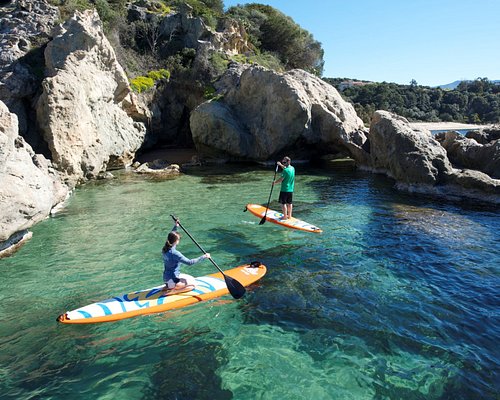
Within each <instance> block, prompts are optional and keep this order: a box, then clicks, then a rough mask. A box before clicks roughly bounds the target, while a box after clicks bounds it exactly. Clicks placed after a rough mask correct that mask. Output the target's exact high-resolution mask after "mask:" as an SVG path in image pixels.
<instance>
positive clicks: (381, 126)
mask: <svg viewBox="0 0 500 400" xmlns="http://www.w3.org/2000/svg"><path fill="white" fill-rule="evenodd" d="M369 138H370V156H371V166H372V167H373V168H375V169H376V170H379V171H383V172H385V173H387V175H389V176H391V177H393V178H394V179H396V180H397V181H399V182H405V183H408V184H415V183H423V184H430V185H434V184H436V183H439V180H440V178H442V177H443V176H444V175H449V174H450V173H451V171H452V169H453V168H452V166H451V164H450V162H449V160H448V157H447V156H446V150H445V149H444V148H443V147H442V146H441V145H440V144H439V142H438V141H437V140H435V139H434V138H433V137H432V136H431V134H430V132H429V131H427V130H413V129H412V128H411V127H410V125H409V122H408V120H407V119H406V118H404V117H401V116H399V115H396V114H391V113H389V112H388V111H376V112H375V113H374V114H373V117H372V120H371V125H370V134H369Z"/></svg>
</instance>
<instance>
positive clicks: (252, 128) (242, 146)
mask: <svg viewBox="0 0 500 400" xmlns="http://www.w3.org/2000/svg"><path fill="white" fill-rule="evenodd" d="M217 89H218V95H219V97H220V98H219V100H217V101H208V102H205V103H203V104H201V105H200V106H198V107H197V108H196V109H195V110H194V111H193V112H192V114H191V118H190V126H191V131H192V134H193V141H194V142H195V145H196V146H197V148H198V149H199V150H200V152H201V153H202V154H203V155H205V156H210V157H223V158H235V159H241V158H244V159H248V160H267V159H269V158H271V157H273V156H276V155H277V154H279V153H281V152H283V151H287V152H289V153H291V154H292V155H293V154H301V153H304V152H306V153H307V152H308V151H309V152H311V151H313V149H314V151H315V152H319V153H327V152H344V153H350V154H352V155H353V156H354V157H355V158H356V159H363V158H366V157H367V153H365V152H364V150H362V146H363V144H364V143H365V141H366V137H365V134H364V126H363V122H362V121H361V119H359V118H358V117H357V115H356V113H355V111H354V108H353V107H352V105H351V104H349V103H347V102H346V101H344V100H343V99H342V97H341V96H340V94H339V93H338V92H337V90H336V89H335V88H333V87H332V86H331V85H329V84H327V83H325V82H324V81H322V80H321V79H319V78H318V77H316V76H314V75H312V74H309V73H307V72H305V71H302V70H292V71H288V72H286V73H283V74H280V73H277V72H274V71H270V70H267V69H265V68H263V67H259V66H244V67H242V66H241V65H232V66H231V68H229V70H228V71H227V72H226V74H225V75H224V76H223V77H222V78H221V79H220V81H219V82H218V83H217Z"/></svg>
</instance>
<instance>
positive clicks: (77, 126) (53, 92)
mask: <svg viewBox="0 0 500 400" xmlns="http://www.w3.org/2000/svg"><path fill="white" fill-rule="evenodd" d="M10 7H11V8H9V9H7V13H5V10H3V11H4V13H3V14H2V16H1V20H0V21H1V23H0V27H1V29H2V32H3V33H2V34H1V35H2V36H1V39H2V40H1V41H0V43H1V45H2V65H1V72H2V74H1V75H0V96H1V97H0V100H1V102H0V107H1V108H0V111H1V112H0V114H1V118H0V132H1V150H0V181H1V183H2V184H1V185H0V199H1V202H2V208H1V210H0V251H1V249H2V248H3V247H5V246H8V245H10V244H12V242H13V238H17V237H19V236H20V235H19V233H20V232H22V231H24V230H25V229H27V228H29V227H30V226H31V225H33V224H34V223H36V222H38V221H40V220H41V219H43V218H45V217H47V216H48V215H49V213H50V212H51V209H52V208H53V207H54V206H56V205H57V204H59V203H60V202H61V201H62V200H64V198H65V197H66V195H67V194H68V192H69V191H70V190H71V189H72V188H73V187H74V186H75V185H76V184H77V183H78V182H82V181H84V180H86V179H89V178H93V177H96V176H97V174H98V173H99V172H102V171H105V170H106V169H108V168H113V167H118V168H119V167H124V166H126V165H128V164H130V163H131V162H132V160H133V158H134V154H135V151H136V150H137V149H138V148H139V147H140V146H141V145H142V142H143V138H144V135H145V127H144V125H143V124H141V123H138V122H135V121H134V120H133V119H132V118H131V117H130V116H128V115H127V112H126V111H125V109H126V110H127V111H129V112H133V113H137V108H134V107H132V106H131V105H133V104H134V100H133V94H131V92H130V88H129V85H128V80H127V77H126V75H125V73H124V71H123V69H122V68H121V66H120V65H119V64H118V62H117V61H116V57H115V53H114V50H113V48H112V47H111V45H110V44H109V42H108V40H107V39H106V37H105V36H104V34H103V31H102V24H101V22H100V19H99V16H98V15H97V13H96V12H95V11H86V12H84V13H76V14H75V15H74V17H73V18H71V19H70V20H68V21H66V22H65V23H64V25H62V26H60V27H58V28H57V29H56V30H53V31H52V32H51V34H50V36H49V35H48V34H46V36H43V37H44V38H45V39H46V40H48V43H47V45H46V47H45V45H44V46H42V49H44V50H45V62H44V63H43V62H42V63H41V67H42V69H43V70H44V73H45V75H46V77H45V79H44V80H43V82H42V83H41V86H36V87H32V86H30V85H31V84H34V82H35V83H36V82H37V80H35V79H34V78H33V75H32V68H30V65H28V64H26V59H25V58H24V57H25V55H26V54H25V53H26V51H28V50H29V43H28V44H26V46H27V49H24V48H23V49H24V50H25V52H24V53H23V51H24V50H23V51H19V46H20V43H25V42H24V41H23V40H22V39H23V38H24V35H29V33H30V32H32V30H33V29H34V28H33V27H32V25H33V24H34V25H37V24H40V25H39V26H42V25H41V24H42V22H47V21H49V22H47V24H49V25H50V22H51V21H52V22H53V20H54V18H52V19H51V18H48V17H47V15H43V11H44V10H52V11H53V9H52V8H50V6H48V5H47V4H46V3H45V2H44V1H39V2H27V3H24V2H22V1H18V2H14V4H13V5H12V6H10ZM26 7H28V9H26ZM56 10H57V9H56ZM49 14H50V15H51V16H52V15H53V13H49ZM13 15H15V16H16V18H18V19H16V24H15V25H10V24H9V23H8V21H9V19H11V18H13V17H12V16H13ZM54 15H57V14H54ZM6 21H7V22H6ZM40 21H42V22H40ZM23 23H25V25H23ZM43 26H45V27H46V28H44V30H48V25H43ZM42 31H43V30H42ZM6 32H7V33H6ZM13 38H16V40H14V39H13ZM44 67H45V68H44ZM19 71H21V72H19ZM16 82H18V83H16ZM38 83H39V84H40V80H39V79H38ZM12 85H14V86H12ZM13 88H15V89H16V90H13ZM21 89H22V90H21ZM40 89H41V95H40V96H38V91H39V90H40ZM30 96H31V97H32V98H33V99H37V98H38V100H37V101H33V99H31V101H30V102H27V101H26V99H27V98H29V97H30ZM3 100H5V102H3ZM19 104H22V105H23V107H20V106H19ZM26 104H28V107H27V108H26V106H25V105H26ZM30 104H31V105H32V106H33V107H34V106H35V104H36V114H35V113H34V108H32V109H31V108H30V107H29V105H30ZM17 113H19V115H20V118H21V120H22V121H24V122H22V123H21V124H19V122H18V121H19V119H20V118H19V117H18V114H17ZM30 113H31V114H33V115H36V126H37V127H38V129H37V130H35V131H32V134H31V135H27V130H26V129H24V128H23V127H25V126H27V125H29V123H28V121H29V118H27V115H28V114H30ZM32 125H35V124H32ZM33 132H34V134H35V135H36V134H38V136H39V137H38V139H37V140H33V142H36V143H43V144H44V145H45V146H40V148H43V147H45V148H46V151H45V152H40V153H38V152H35V151H34V149H33V147H32V146H31V145H30V144H29V143H28V142H27V141H26V140H25V138H24V136H25V135H27V136H29V137H30V138H31V139H33ZM30 141H31V140H30Z"/></svg>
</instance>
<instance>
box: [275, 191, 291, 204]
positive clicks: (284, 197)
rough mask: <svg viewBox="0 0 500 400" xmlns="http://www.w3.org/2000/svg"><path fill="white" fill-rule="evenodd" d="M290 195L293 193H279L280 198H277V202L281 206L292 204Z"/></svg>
mask: <svg viewBox="0 0 500 400" xmlns="http://www.w3.org/2000/svg"><path fill="white" fill-rule="evenodd" d="M292 195H293V192H280V197H279V198H278V201H279V202H280V203H281V204H292Z"/></svg>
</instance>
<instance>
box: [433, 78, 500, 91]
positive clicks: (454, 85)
mask: <svg viewBox="0 0 500 400" xmlns="http://www.w3.org/2000/svg"><path fill="white" fill-rule="evenodd" d="M461 82H463V81H461V80H460V81H455V82H451V83H447V84H446V85H439V86H436V87H438V88H441V89H448V90H453V89H456V88H457V87H458V85H460V83H461ZM467 82H472V80H469V81H467ZM491 82H493V83H495V84H497V85H500V81H491Z"/></svg>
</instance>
